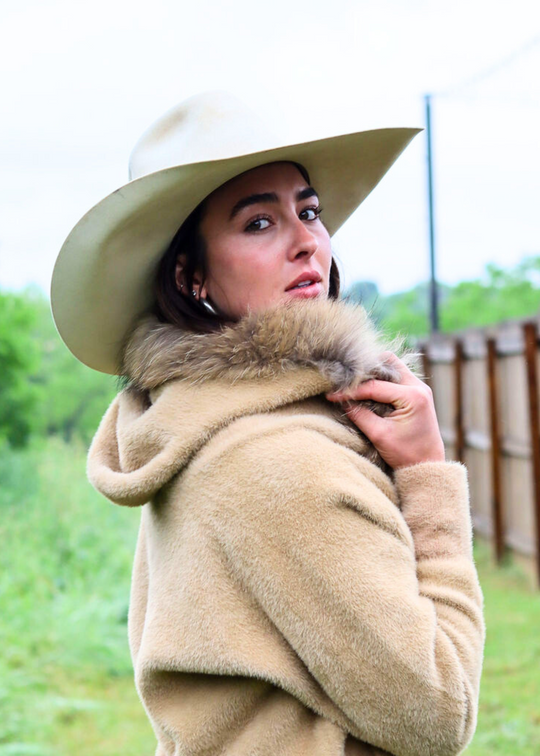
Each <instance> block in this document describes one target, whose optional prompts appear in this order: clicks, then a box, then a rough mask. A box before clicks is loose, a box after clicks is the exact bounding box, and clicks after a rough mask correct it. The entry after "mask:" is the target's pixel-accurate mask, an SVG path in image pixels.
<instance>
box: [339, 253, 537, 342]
mask: <svg viewBox="0 0 540 756" xmlns="http://www.w3.org/2000/svg"><path fill="white" fill-rule="evenodd" d="M374 286H375V284H373V283H372V282H370V281H367V282H362V281H361V282H357V283H356V284H354V285H353V286H352V287H351V288H350V289H349V290H348V291H347V292H346V296H347V297H350V298H351V299H352V300H353V301H360V302H362V303H363V304H364V305H365V306H366V307H367V309H368V310H369V309H371V314H372V317H373V319H374V320H375V321H376V322H377V323H378V325H380V326H382V327H383V328H384V330H385V331H386V332H387V333H388V334H389V335H391V336H393V335H396V334H398V333H402V334H403V335H406V336H413V337H415V336H416V337H422V336H427V335H428V333H429V285H428V284H427V283H421V284H418V285H417V286H415V287H414V288H412V289H409V290H408V291H403V292H399V293H398V294H392V295H389V296H384V295H383V294H381V293H380V292H378V291H377V288H376V286H375V290H374V289H373V287H374ZM437 291H438V298H439V315H440V329H441V331H443V332H446V333H451V332H453V331H457V330H461V329H463V328H471V327H473V326H477V327H482V326H487V325H493V324H496V323H499V322H502V321H504V320H509V319H513V318H525V317H528V316H530V315H534V314H536V313H537V312H538V310H539V308H540V256H530V257H525V258H524V259H523V260H521V262H519V263H518V264H517V265H515V266H514V267H513V268H510V269H508V270H505V269H503V268H500V267H498V266H497V265H495V264H494V263H489V264H488V265H486V269H485V274H484V277H483V278H482V279H475V280H472V281H462V282H461V283H459V284H457V285H455V286H448V285H446V284H438V286H437Z"/></svg>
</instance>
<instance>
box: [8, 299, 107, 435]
mask: <svg viewBox="0 0 540 756" xmlns="http://www.w3.org/2000/svg"><path fill="white" fill-rule="evenodd" d="M0 361H1V367H2V369H1V370H0V438H2V437H3V438H6V439H7V440H8V441H9V442H10V444H11V445H12V446H22V445H24V444H26V443H27V441H28V439H29V437H30V434H31V433H33V434H37V435H39V436H46V435H52V434H58V435H61V436H62V437H63V438H64V439H65V440H66V441H71V440H72V439H74V438H75V437H77V438H80V439H82V440H83V441H84V442H85V443H88V442H89V441H90V439H91V438H92V435H93V434H94V432H95V430H96V428H97V426H98V424H99V421H100V419H101V417H102V416H103V413H104V411H105V409H106V408H107V406H108V404H109V403H110V401H111V400H112V398H113V397H114V395H115V394H116V392H117V387H116V385H115V379H114V377H112V376H109V375H104V374H102V373H98V372H96V371H94V370H91V369H90V368H88V367H86V366H85V365H83V364H82V363H81V362H79V361H78V360H77V359H75V357H73V355H72V354H71V352H70V351H69V350H68V349H67V347H66V346H65V345H64V343H63V342H62V340H61V339H60V337H59V335H58V333H57V331H56V328H55V325H54V322H53V319H52V315H51V310H50V307H49V303H48V302H47V300H46V299H45V297H44V296H43V295H42V294H41V292H39V290H34V289H27V290H26V291H24V292H20V293H18V294H11V293H0Z"/></svg>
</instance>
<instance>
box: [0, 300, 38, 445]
mask: <svg viewBox="0 0 540 756" xmlns="http://www.w3.org/2000/svg"><path fill="white" fill-rule="evenodd" d="M35 321H36V312H35V310H34V308H33V307H32V304H31V303H30V302H28V301H27V298H26V297H25V296H24V295H21V294H11V293H5V294H2V293H0V439H2V438H4V439H7V440H8V441H9V442H10V443H11V444H12V445H13V446H22V445H24V444H25V443H26V441H27V440H28V437H29V435H30V432H31V431H32V430H33V427H34V409H35V406H36V404H37V401H38V392H37V391H36V389H35V386H33V385H32V383H31V381H30V375H31V373H32V372H33V371H34V370H35V369H36V367H37V364H38V361H39V351H38V348H37V345H36V343H35V342H34V340H33V339H32V335H31V331H32V328H33V326H34V325H35Z"/></svg>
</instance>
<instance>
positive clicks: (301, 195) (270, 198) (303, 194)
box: [229, 186, 318, 221]
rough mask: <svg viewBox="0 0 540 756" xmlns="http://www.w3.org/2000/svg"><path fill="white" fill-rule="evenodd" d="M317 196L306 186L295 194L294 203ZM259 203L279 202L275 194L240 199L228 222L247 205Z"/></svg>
mask: <svg viewBox="0 0 540 756" xmlns="http://www.w3.org/2000/svg"><path fill="white" fill-rule="evenodd" d="M317 196H318V194H317V191H316V190H315V189H314V188H313V187H312V186H307V187H306V188H305V189H300V191H299V192H297V194H296V201H297V202H301V201H302V200H305V199H308V197H317ZM259 202H279V197H278V196H277V194H276V193H275V192H263V193H261V194H250V195H249V196H248V197H242V199H239V200H238V202H237V203H236V204H235V205H234V207H233V209H232V210H231V214H230V215H229V220H230V221H231V220H232V219H233V218H234V216H235V215H237V214H238V213H239V212H240V210H243V209H244V208H245V207H248V206H249V205H256V204H258V203H259Z"/></svg>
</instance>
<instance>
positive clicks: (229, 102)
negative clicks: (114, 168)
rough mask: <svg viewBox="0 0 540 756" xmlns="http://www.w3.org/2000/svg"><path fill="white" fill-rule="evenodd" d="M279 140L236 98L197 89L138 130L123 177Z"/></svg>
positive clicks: (264, 147) (260, 147)
mask: <svg viewBox="0 0 540 756" xmlns="http://www.w3.org/2000/svg"><path fill="white" fill-rule="evenodd" d="M283 141H284V140H283V139H282V138H280V137H279V136H278V135H277V134H276V133H274V131H272V130H271V129H270V128H269V127H268V125H267V124H266V122H265V121H264V119H262V118H261V117H260V116H259V115H258V113H256V112H254V111H253V110H251V108H249V107H248V106H247V105H246V104H245V103H244V102H243V101H242V100H241V99H240V98H238V97H235V96H234V95H231V94H229V93H228V92H224V91H222V90H212V91H209V92H201V93H200V94H196V95H193V96H192V97H189V98H188V99H187V100H184V101H183V102H181V103H179V104H178V105H176V106H174V107H173V108H171V109H170V110H168V111H167V112H166V113H165V114H164V115H163V116H161V118H159V119H158V120H157V121H155V122H154V123H153V124H152V125H151V126H150V127H149V128H148V129H147V130H146V131H145V132H144V134H143V135H142V136H141V138H140V139H139V140H138V141H137V143H136V144H135V147H134V148H133V150H132V152H131V155H130V158H129V178H130V180H133V179H137V178H140V177H142V176H146V175H148V174H149V173H154V172H156V171H161V170H164V169H166V168H172V167H174V166H176V165H187V164H190V163H200V162H206V161H208V160H223V159H226V158H230V157H235V156H237V155H247V154H250V153H255V152H262V151H264V150H269V149H274V148H275V147H278V146H281V144H282V143H283Z"/></svg>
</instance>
